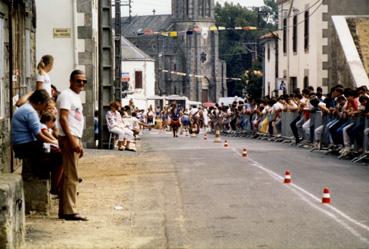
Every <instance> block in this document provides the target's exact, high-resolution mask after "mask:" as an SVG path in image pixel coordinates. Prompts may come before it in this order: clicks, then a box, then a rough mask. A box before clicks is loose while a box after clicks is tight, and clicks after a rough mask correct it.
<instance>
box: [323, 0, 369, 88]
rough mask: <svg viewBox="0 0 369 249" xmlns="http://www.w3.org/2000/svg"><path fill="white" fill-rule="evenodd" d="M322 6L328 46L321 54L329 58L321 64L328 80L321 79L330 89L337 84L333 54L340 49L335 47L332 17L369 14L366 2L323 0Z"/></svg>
mask: <svg viewBox="0 0 369 249" xmlns="http://www.w3.org/2000/svg"><path fill="white" fill-rule="evenodd" d="M322 3H323V5H326V6H327V7H328V8H327V9H328V13H325V14H323V20H324V21H327V22H328V28H327V29H324V30H323V37H324V38H328V44H327V45H326V46H323V51H324V52H323V53H324V54H326V55H327V56H328V58H329V61H328V63H326V64H323V69H327V70H328V79H325V80H324V79H323V82H324V83H325V84H326V85H327V86H328V87H329V88H330V87H332V86H334V85H335V84H337V71H336V70H337V69H336V67H335V66H334V65H335V64H336V63H337V62H336V59H337V58H336V57H334V56H335V54H336V53H339V52H338V51H336V50H337V49H340V48H339V47H337V43H336V37H335V36H336V34H335V29H334V27H333V22H332V16H335V15H347V16H349V15H367V14H368V13H369V1H368V0H353V1H339V4H337V0H323V1H322Z"/></svg>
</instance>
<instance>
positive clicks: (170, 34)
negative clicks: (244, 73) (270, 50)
mask: <svg viewBox="0 0 369 249" xmlns="http://www.w3.org/2000/svg"><path fill="white" fill-rule="evenodd" d="M223 30H243V31H254V30H258V28H257V27H255V26H245V27H233V28H226V27H222V26H215V25H211V26H210V27H203V28H202V27H200V26H199V25H194V26H193V28H192V29H189V30H186V31H167V32H154V31H153V30H152V29H149V28H145V29H144V31H143V33H140V34H139V35H145V36H146V35H147V36H149V35H161V36H167V37H172V38H176V37H178V35H179V34H187V35H192V34H193V33H199V34H201V36H202V37H203V38H204V39H206V38H207V36H208V34H209V32H215V31H223Z"/></svg>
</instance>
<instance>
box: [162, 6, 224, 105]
mask: <svg viewBox="0 0 369 249" xmlns="http://www.w3.org/2000/svg"><path fill="white" fill-rule="evenodd" d="M172 22H173V27H174V29H175V30H176V31H177V32H178V38H177V48H178V49H177V51H176V58H175V59H174V61H173V62H172V63H170V64H172V65H173V66H174V68H173V67H171V70H173V69H176V70H174V71H180V72H184V73H186V74H187V76H186V77H183V76H174V77H173V80H172V82H170V86H168V84H167V86H168V87H169V88H170V89H168V91H167V92H171V93H175V94H180V95H185V96H187V97H188V98H189V99H190V100H193V101H200V102H207V101H212V102H215V101H217V99H218V98H219V97H221V96H225V95H226V93H227V89H226V83H225V81H226V78H225V73H224V72H225V71H226V68H225V63H223V62H222V61H220V60H219V52H218V51H219V47H218V46H219V45H218V44H219V42H218V39H219V38H218V31H210V27H211V26H214V25H215V18H214V0H172ZM168 87H167V88H168Z"/></svg>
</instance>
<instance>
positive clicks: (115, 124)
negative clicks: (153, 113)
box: [106, 101, 135, 151]
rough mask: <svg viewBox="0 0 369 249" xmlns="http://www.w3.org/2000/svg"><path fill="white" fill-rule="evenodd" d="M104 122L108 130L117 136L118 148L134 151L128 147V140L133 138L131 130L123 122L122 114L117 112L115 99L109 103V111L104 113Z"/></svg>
mask: <svg viewBox="0 0 369 249" xmlns="http://www.w3.org/2000/svg"><path fill="white" fill-rule="evenodd" d="M106 122H107V125H108V129H109V131H110V132H111V133H114V134H117V135H118V137H119V140H118V149H119V150H129V151H135V149H130V147H129V144H130V142H131V141H133V139H134V138H133V132H132V131H131V130H130V129H128V128H127V127H125V125H124V124H123V121H122V116H121V115H120V113H119V112H118V105H117V103H116V102H115V101H113V102H111V103H110V111H108V112H107V113H106Z"/></svg>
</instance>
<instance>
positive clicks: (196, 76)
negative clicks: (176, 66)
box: [159, 69, 242, 81]
mask: <svg viewBox="0 0 369 249" xmlns="http://www.w3.org/2000/svg"><path fill="white" fill-rule="evenodd" d="M159 71H161V72H163V73H170V74H175V75H178V76H188V77H195V78H200V79H202V78H205V77H206V76H205V75H198V74H191V73H190V74H187V73H182V72H176V71H169V70H165V69H159ZM226 80H234V81H241V80H242V79H241V78H226Z"/></svg>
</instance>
